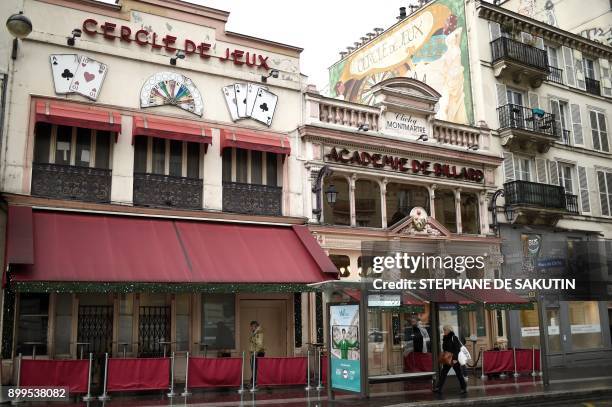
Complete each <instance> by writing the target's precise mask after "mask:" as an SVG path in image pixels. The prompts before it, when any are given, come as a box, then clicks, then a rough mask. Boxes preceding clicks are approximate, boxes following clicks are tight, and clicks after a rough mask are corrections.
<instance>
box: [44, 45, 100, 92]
mask: <svg viewBox="0 0 612 407" xmlns="http://www.w3.org/2000/svg"><path fill="white" fill-rule="evenodd" d="M49 60H50V62H51V72H52V74H53V83H54V85H55V93H58V94H67V93H78V94H80V95H83V96H85V97H87V98H89V99H93V100H96V99H97V98H98V94H99V93H100V88H102V83H103V82H104V78H106V72H107V71H108V66H107V65H106V64H103V63H101V62H98V61H96V60H93V59H91V58H89V57H86V56H81V57H79V56H78V55H77V54H53V55H50V56H49Z"/></svg>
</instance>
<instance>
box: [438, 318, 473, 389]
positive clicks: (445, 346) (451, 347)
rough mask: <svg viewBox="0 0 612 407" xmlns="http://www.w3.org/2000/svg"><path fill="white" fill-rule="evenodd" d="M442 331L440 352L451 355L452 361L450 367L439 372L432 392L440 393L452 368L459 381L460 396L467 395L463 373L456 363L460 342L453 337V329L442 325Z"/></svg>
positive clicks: (445, 367) (446, 366)
mask: <svg viewBox="0 0 612 407" xmlns="http://www.w3.org/2000/svg"><path fill="white" fill-rule="evenodd" d="M442 330H443V331H444V336H443V337H442V351H444V352H450V353H452V354H453V360H452V362H451V363H452V366H449V365H444V366H442V370H441V371H440V379H439V380H438V387H437V388H436V389H434V392H435V393H442V387H444V382H445V381H446V376H447V375H448V372H449V371H450V369H451V367H452V368H453V370H454V371H455V375H456V376H457V379H458V380H459V386H460V387H461V394H465V393H467V385H466V383H465V379H464V378H463V373H462V372H461V365H460V364H459V362H458V361H457V360H458V359H459V352H461V342H459V338H457V335H455V333H454V332H453V328H452V327H451V326H450V325H444V327H442Z"/></svg>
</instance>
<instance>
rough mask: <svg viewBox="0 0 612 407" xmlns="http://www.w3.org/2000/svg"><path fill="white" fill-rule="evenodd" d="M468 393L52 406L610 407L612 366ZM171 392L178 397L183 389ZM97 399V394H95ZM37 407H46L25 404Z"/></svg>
mask: <svg viewBox="0 0 612 407" xmlns="http://www.w3.org/2000/svg"><path fill="white" fill-rule="evenodd" d="M468 386H469V387H468V394H466V395H460V393H459V385H458V382H457V380H456V379H455V378H454V377H449V378H448V380H447V383H446V386H445V388H444V394H443V395H438V394H434V393H432V392H431V380H429V379H414V380H411V381H407V382H406V381H402V382H392V383H377V384H372V385H370V391H371V396H370V398H369V399H365V400H364V399H359V398H358V397H357V396H355V395H353V394H348V393H338V395H337V397H336V399H335V400H334V401H333V402H332V401H329V400H327V392H326V391H325V390H322V391H316V390H312V391H308V392H307V391H305V390H304V388H303V387H290V388H286V387H285V388H262V389H259V390H258V391H257V392H255V393H251V392H249V391H248V389H247V391H245V392H244V393H243V394H238V392H237V391H236V389H231V390H230V389H228V390H223V391H219V390H215V391H211V390H208V391H206V390H193V394H192V395H190V396H188V397H182V396H180V395H178V396H176V397H173V398H168V397H167V396H166V393H167V392H163V393H162V392H152V393H148V394H137V395H136V394H121V393H114V394H111V400H110V401H107V402H104V403H103V402H100V401H94V402H90V403H84V402H76V403H63V402H54V403H53V405H56V406H71V407H72V406H90V407H99V406H100V407H102V406H103V407H121V406H125V407H146V406H151V407H153V406H188V407H232V406H286V407H298V406H299V407H328V406H342V407H344V406H350V407H366V406H368V407H383V406H385V407H388V406H393V407H408V406H423V407H424V406H448V407H450V406H459V405H461V406H477V405H478V406H494V405H499V406H519V405H520V406H542V407H543V406H546V405H554V406H556V407H566V406H584V407H612V369H610V366H602V367H601V368H598V367H589V368H583V369H573V370H567V369H563V370H556V371H553V372H552V373H551V384H550V386H549V387H548V388H546V389H544V387H543V386H542V383H541V378H540V377H535V378H532V377H531V376H521V377H519V378H516V379H515V378H512V377H510V378H505V379H500V378H494V379H488V380H481V379H480V377H476V376H471V377H470V378H469V380H468ZM175 391H176V392H177V393H179V394H180V393H181V392H182V391H183V385H181V384H179V385H178V386H177V387H176V389H175ZM94 394H99V392H97V393H94ZM22 405H28V406H36V407H38V406H41V405H48V404H47V403H44V404H43V403H24V404H22Z"/></svg>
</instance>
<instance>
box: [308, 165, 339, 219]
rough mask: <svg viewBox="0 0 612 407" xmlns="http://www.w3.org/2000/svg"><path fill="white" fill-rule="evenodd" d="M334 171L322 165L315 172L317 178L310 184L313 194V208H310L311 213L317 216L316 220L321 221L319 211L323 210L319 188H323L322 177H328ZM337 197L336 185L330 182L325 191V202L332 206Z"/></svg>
mask: <svg viewBox="0 0 612 407" xmlns="http://www.w3.org/2000/svg"><path fill="white" fill-rule="evenodd" d="M333 173H334V172H333V171H332V169H331V168H329V166H327V165H324V166H323V167H322V168H321V169H320V170H319V173H318V174H317V179H316V180H315V183H314V185H313V186H312V192H313V193H314V194H315V199H316V201H315V208H314V209H313V210H312V213H313V214H314V215H315V216H316V217H317V222H321V213H322V212H323V209H322V205H321V190H322V189H323V178H325V177H329V176H330V175H332V174H333ZM337 197H338V191H337V190H336V187H335V186H334V185H333V184H332V185H330V186H329V187H328V188H327V190H326V191H325V198H326V199H327V203H329V204H330V205H331V206H334V204H335V203H336V198H337Z"/></svg>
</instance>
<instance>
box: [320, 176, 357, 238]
mask: <svg viewBox="0 0 612 407" xmlns="http://www.w3.org/2000/svg"><path fill="white" fill-rule="evenodd" d="M331 185H333V186H334V187H335V188H336V191H337V195H336V203H335V204H334V205H333V206H332V205H330V204H329V202H327V198H326V197H325V194H323V196H321V202H322V203H323V222H324V223H327V224H330V225H344V226H349V225H350V224H351V210H350V201H349V185H348V180H347V179H346V178H344V177H331V178H330V177H326V178H325V180H324V182H323V191H327V190H328V189H329V187H330V186H331Z"/></svg>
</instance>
